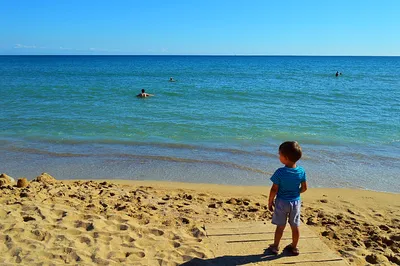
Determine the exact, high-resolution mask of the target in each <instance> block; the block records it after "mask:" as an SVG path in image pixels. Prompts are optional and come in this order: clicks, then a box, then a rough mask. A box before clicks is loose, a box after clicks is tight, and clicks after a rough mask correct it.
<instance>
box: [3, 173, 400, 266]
mask: <svg viewBox="0 0 400 266" xmlns="http://www.w3.org/2000/svg"><path fill="white" fill-rule="evenodd" d="M10 182H11V183H10ZM266 183H268V181H266ZM14 184H16V183H12V180H8V179H7V177H5V176H0V186H1V185H2V186H1V188H0V254H1V257H0V264H1V265H11V264H16V263H21V264H23V265H57V264H58V265H59V264H73V265H76V264H80V265H179V264H181V263H183V262H186V261H190V260H191V259H192V258H207V257H210V256H211V255H212V251H211V250H208V249H207V247H206V246H205V245H203V243H202V239H203V237H204V231H203V229H202V226H203V225H204V223H210V222H229V221H255V220H264V221H268V222H269V221H270V219H271V213H270V212H269V211H268V210H267V203H268V200H267V195H268V193H269V187H267V186H266V187H248V186H225V185H210V184H191V183H174V182H156V181H112V182H111V181H56V180H54V179H53V178H52V177H51V176H48V175H41V176H39V177H38V178H35V179H34V180H33V181H31V182H29V183H27V182H25V180H24V181H20V182H19V186H21V188H18V187H17V186H16V185H14ZM26 185H27V186H26ZM24 186H26V187H24ZM302 215H303V218H302V219H303V221H304V223H306V224H308V225H309V226H310V227H311V229H313V230H314V231H315V232H316V233H317V234H318V235H319V236H320V237H321V239H323V240H324V242H325V243H326V244H327V245H328V246H329V247H331V248H332V249H334V250H336V251H338V252H339V253H340V254H341V255H342V256H343V257H344V258H346V260H347V261H348V262H349V263H350V264H351V265H366V264H368V262H370V263H376V264H377V265H396V264H397V265H400V194H390V193H380V192H373V191H363V190H352V189H309V190H308V191H307V192H306V193H304V194H303V213H302ZM268 244H269V243H265V245H266V247H267V246H268ZM300 251H301V247H300Z"/></svg>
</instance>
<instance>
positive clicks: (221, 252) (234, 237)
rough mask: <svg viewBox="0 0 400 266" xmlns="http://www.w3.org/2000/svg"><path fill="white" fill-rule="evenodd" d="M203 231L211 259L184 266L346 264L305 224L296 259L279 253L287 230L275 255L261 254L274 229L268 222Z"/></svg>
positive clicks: (288, 238)
mask: <svg viewBox="0 0 400 266" xmlns="http://www.w3.org/2000/svg"><path fill="white" fill-rule="evenodd" d="M205 231H206V236H207V237H206V238H205V240H204V244H206V245H207V248H209V249H211V250H212V252H213V253H214V258H208V259H194V260H192V261H191V262H188V263H187V265H325V266H330V265H332V266H340V265H348V264H347V262H346V261H345V260H344V259H343V258H341V257H340V256H339V255H338V254H337V253H335V252H334V251H332V250H330V249H329V248H328V246H327V245H326V244H324V243H323V242H322V241H321V240H320V239H319V237H318V236H317V235H316V234H315V233H313V232H312V231H311V230H310V229H309V228H308V227H307V226H306V225H302V226H301V230H300V234H301V236H300V241H299V249H300V255H299V256H289V255H288V254H287V253H286V252H283V247H285V246H286V245H288V244H290V243H291V231H290V228H289V227H286V229H285V232H284V234H283V237H282V240H281V245H280V246H281V251H280V253H279V255H277V256H276V255H272V254H270V253H268V251H265V249H266V248H267V247H268V246H269V244H270V243H272V242H273V240H274V232H275V227H274V225H272V224H271V223H270V222H236V223H218V224H206V225H205ZM185 265H186V264H185Z"/></svg>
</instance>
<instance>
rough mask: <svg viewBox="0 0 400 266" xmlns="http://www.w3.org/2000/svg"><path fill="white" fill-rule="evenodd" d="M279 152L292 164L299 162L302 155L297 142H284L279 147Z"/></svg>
mask: <svg viewBox="0 0 400 266" xmlns="http://www.w3.org/2000/svg"><path fill="white" fill-rule="evenodd" d="M279 151H280V152H281V153H282V154H283V155H284V156H286V157H287V158H288V159H289V160H290V161H291V162H294V163H295V162H297V161H298V160H300V158H301V155H302V151H301V147H300V145H299V143H297V141H285V142H284V143H282V144H281V145H280V146H279Z"/></svg>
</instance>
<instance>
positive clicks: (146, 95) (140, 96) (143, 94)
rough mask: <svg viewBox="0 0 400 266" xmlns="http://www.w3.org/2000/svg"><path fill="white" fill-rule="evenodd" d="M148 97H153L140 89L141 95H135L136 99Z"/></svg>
mask: <svg viewBox="0 0 400 266" xmlns="http://www.w3.org/2000/svg"><path fill="white" fill-rule="evenodd" d="M150 96H154V94H149V93H146V92H145V90H144V89H142V92H141V93H139V94H138V95H136V97H139V98H146V97H150Z"/></svg>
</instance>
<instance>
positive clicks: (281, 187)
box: [268, 141, 307, 255]
mask: <svg viewBox="0 0 400 266" xmlns="http://www.w3.org/2000/svg"><path fill="white" fill-rule="evenodd" d="M301 155H302V151H301V147H300V145H299V144H298V143H297V142H296V141H286V142H284V143H282V144H281V145H280V146H279V160H280V161H281V163H283V164H284V165H285V166H284V167H281V168H279V169H277V170H276V171H275V173H274V174H273V175H272V177H271V181H272V182H273V185H272V187H271V191H270V193H269V198H268V200H269V201H268V209H269V210H270V211H273V212H274V214H273V215H272V223H273V224H275V225H276V230H275V237H274V244H272V245H270V247H269V250H270V251H271V252H272V253H274V254H278V252H279V242H280V240H281V238H282V234H283V231H284V230H285V226H286V222H287V220H288V219H289V224H290V228H291V229H292V243H291V244H289V245H288V246H286V247H285V249H286V250H287V251H288V252H290V253H291V255H299V249H298V248H297V243H298V242H299V237H300V232H299V225H300V208H301V200H300V193H303V192H305V191H306V190H307V182H306V173H305V171H304V169H303V168H302V167H301V166H297V165H296V162H297V161H298V160H299V159H300V158H301ZM275 196H276V199H275ZM274 200H275V201H274ZM274 207H275V210H274Z"/></svg>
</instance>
